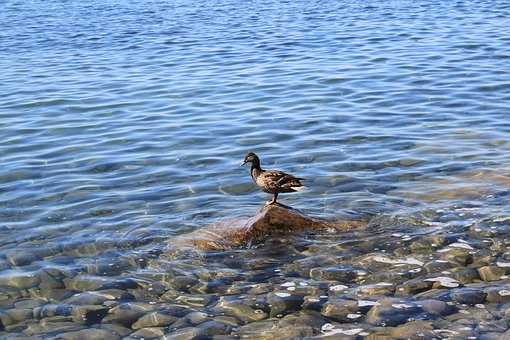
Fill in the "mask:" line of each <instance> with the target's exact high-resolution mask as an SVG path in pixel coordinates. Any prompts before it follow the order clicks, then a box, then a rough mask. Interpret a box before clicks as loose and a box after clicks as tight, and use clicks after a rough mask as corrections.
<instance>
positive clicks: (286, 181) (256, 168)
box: [241, 152, 305, 205]
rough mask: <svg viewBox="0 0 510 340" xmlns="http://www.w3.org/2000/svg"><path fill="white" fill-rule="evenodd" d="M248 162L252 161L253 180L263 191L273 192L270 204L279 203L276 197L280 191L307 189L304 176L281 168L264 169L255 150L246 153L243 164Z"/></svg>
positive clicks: (251, 173)
mask: <svg viewBox="0 0 510 340" xmlns="http://www.w3.org/2000/svg"><path fill="white" fill-rule="evenodd" d="M247 163H251V170H250V175H251V178H252V179H253V182H255V184H256V185H257V186H258V187H259V188H260V189H262V191H264V192H267V193H269V194H273V199H272V200H271V201H269V202H267V204H268V205H271V204H278V203H277V202H276V199H277V198H278V194H280V193H287V192H297V191H303V190H305V186H304V185H303V184H302V183H301V181H303V180H304V178H299V177H295V176H292V175H289V174H287V173H285V172H283V171H279V170H264V169H262V168H261V167H260V158H259V156H257V155H256V154H255V153H253V152H249V153H248V154H246V156H245V157H244V162H243V163H242V164H241V166H243V165H245V164H247Z"/></svg>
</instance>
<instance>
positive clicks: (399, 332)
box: [390, 321, 437, 339]
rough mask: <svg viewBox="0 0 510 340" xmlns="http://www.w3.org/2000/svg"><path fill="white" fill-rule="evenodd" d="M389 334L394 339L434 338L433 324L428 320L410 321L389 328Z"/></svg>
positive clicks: (435, 335)
mask: <svg viewBox="0 0 510 340" xmlns="http://www.w3.org/2000/svg"><path fill="white" fill-rule="evenodd" d="M390 335H391V337H392V338H396V339H434V338H436V337H437V334H436V333H434V326H433V325H432V322H429V321H411V322H408V323H405V324H403V325H400V326H398V327H395V328H393V329H391V331H390Z"/></svg>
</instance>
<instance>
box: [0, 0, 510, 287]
mask: <svg viewBox="0 0 510 340" xmlns="http://www.w3.org/2000/svg"><path fill="white" fill-rule="evenodd" d="M509 17H510V5H509V4H508V3H507V2H506V1H426V2H425V1H364V2H359V1H336V2H334V1H312V2H310V1H292V2H288V1H264V2H260V1H227V0H225V1H195V2H188V1H179V0H178V1H171V2H165V1H159V0H154V1H144V2H139V1H120V2H113V1H101V2H99V1H83V2H76V1H66V2H58V1H10V0H9V1H4V2H3V3H2V4H0V21H1V22H2V25H3V29H2V32H1V33H0V69H1V70H2V71H1V73H0V93H1V94H2V95H1V101H0V117H1V120H0V159H1V163H2V167H1V168H0V230H1V236H0V252H2V253H4V254H9V253H12V252H13V251H19V250H27V249H34V247H43V248H44V249H47V253H44V256H42V255H41V256H40V258H38V260H37V261H28V262H29V263H28V264H26V265H25V266H19V268H16V270H19V271H21V272H23V271H34V270H38V269H40V268H48V267H56V266H58V267H64V268H67V269H70V268H71V269H73V270H77V271H78V272H80V271H83V270H86V269H84V268H86V266H87V265H90V264H93V263H98V262H100V261H106V262H108V261H111V260H112V259H115V258H117V257H119V256H120V257H130V256H133V257H134V258H136V256H139V255H140V254H146V253H150V252H151V251H154V249H160V248H161V246H162V244H165V243H166V242H170V243H171V240H172V238H173V237H174V236H176V235H180V234H184V233H187V232H189V231H192V230H196V229H199V228H203V227H204V226H206V225H208V224H211V223H213V222H216V221H218V220H222V219H227V218H235V217H239V216H249V215H251V214H253V213H254V212H255V211H256V210H257V209H258V208H259V207H260V205H261V204H262V203H263V202H264V201H266V200H268V199H269V197H268V195H266V194H264V193H261V192H259V191H258V190H257V189H256V188H255V187H254V186H253V185H252V183H251V182H250V178H249V175H248V170H247V169H245V168H240V167H239V166H238V164H239V163H240V162H241V161H242V159H243V157H244V155H245V153H247V152H248V151H255V152H257V153H258V154H259V155H260V156H261V159H262V165H263V167H264V166H265V167H267V168H277V169H282V170H285V171H288V172H291V173H294V174H297V175H299V176H300V177H305V178H307V181H306V183H307V186H308V187H309V190H308V191H307V192H306V193H300V194H284V195H282V196H281V200H282V202H284V203H286V204H289V205H292V206H294V207H297V208H299V209H302V210H303V211H306V212H307V213H308V214H310V215H313V216H319V217H324V218H362V219H366V220H368V219H370V218H373V217H380V216H395V215H398V216H420V218H422V219H425V220H426V219H429V220H430V221H429V222H430V223H438V225H440V227H441V228H448V227H450V226H451V223H452V221H454V223H456V224H457V225H467V224H469V223H473V221H475V222H476V221H479V220H481V219H484V218H491V217H494V216H507V215H508V214H509V213H510V211H509V208H508V206H509V205H508V203H509V199H510V196H509V195H508V189H509V187H510V152H509V151H510V144H509V142H510V122H509V120H508V117H509V114H510V113H509V111H508V103H509V102H510V71H509V68H508V64H509V62H510V38H509V37H508V36H507V35H506V34H505V32H504V30H502V29H503V28H504V27H508V26H510V20H509ZM442 221H443V222H444V221H448V223H450V224H448V223H446V222H444V223H445V224H443V225H441V223H442ZM323 241H324V240H323ZM321 242H322V241H321ZM324 242H325V245H324V246H325V247H327V246H328V245H329V246H331V245H333V244H335V242H338V239H335V238H334V237H332V238H328V239H327V240H325V241H324ZM241 252H242V251H241ZM254 256H255V257H256V256H257V254H256V252H255V255H254ZM64 257H65V258H66V259H65V261H64V260H63V258H64ZM84 266H85V267H84ZM225 266H227V265H226V264H225ZM0 268H4V270H11V269H12V268H14V267H13V266H12V264H9V262H8V260H6V259H5V257H4V260H1V259H0ZM140 270H143V266H142V265H139V264H136V263H135V264H134V265H133V264H130V265H127V266H126V267H123V269H122V270H119V271H118V272H116V273H115V274H116V275H122V276H127V277H134V276H136V275H137V272H139V271H140Z"/></svg>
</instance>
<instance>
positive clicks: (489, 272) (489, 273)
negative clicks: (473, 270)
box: [478, 266, 506, 281]
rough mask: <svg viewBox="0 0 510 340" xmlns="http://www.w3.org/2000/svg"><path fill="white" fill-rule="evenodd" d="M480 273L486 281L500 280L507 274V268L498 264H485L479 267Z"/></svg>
mask: <svg viewBox="0 0 510 340" xmlns="http://www.w3.org/2000/svg"><path fill="white" fill-rule="evenodd" d="M478 274H479V275H480V278H481V279H482V280H484V281H498V280H501V277H502V276H503V275H505V274H506V269H505V268H501V267H497V266H484V267H481V268H478Z"/></svg>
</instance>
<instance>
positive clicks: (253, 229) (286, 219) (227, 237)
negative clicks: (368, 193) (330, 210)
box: [172, 204, 365, 250]
mask: <svg viewBox="0 0 510 340" xmlns="http://www.w3.org/2000/svg"><path fill="white" fill-rule="evenodd" d="M364 226H365V223H363V222H360V221H335V222H333V221H326V220H320V219H316V218H312V217H309V216H306V215H304V214H302V213H300V212H299V211H297V210H295V209H292V208H290V207H285V206H283V205H279V204H278V205H277V204H274V205H268V206H265V207H263V208H262V209H261V210H260V211H259V212H257V214H256V215H255V216H253V217H251V218H249V219H247V220H238V221H230V222H225V223H217V224H213V225H211V226H209V227H207V228H205V229H200V230H197V231H194V232H192V233H190V234H187V235H184V236H182V237H179V238H177V239H172V246H177V247H178V246H191V247H194V248H197V249H200V250H226V249H232V248H236V247H243V246H246V245H248V244H253V243H258V242H261V241H263V240H264V239H265V238H267V237H268V236H272V235H281V234H289V233H296V232H302V231H307V230H328V229H334V230H342V231H348V230H352V229H358V228H362V227H364Z"/></svg>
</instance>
